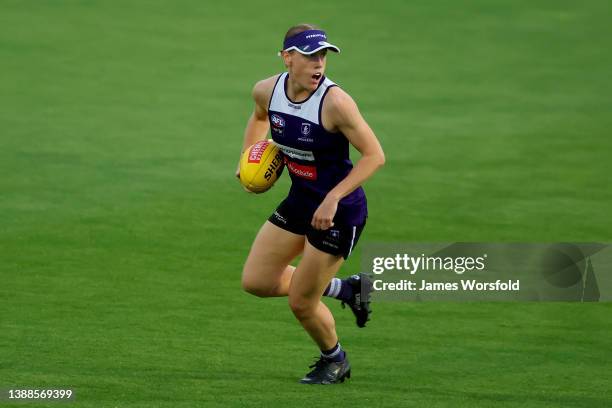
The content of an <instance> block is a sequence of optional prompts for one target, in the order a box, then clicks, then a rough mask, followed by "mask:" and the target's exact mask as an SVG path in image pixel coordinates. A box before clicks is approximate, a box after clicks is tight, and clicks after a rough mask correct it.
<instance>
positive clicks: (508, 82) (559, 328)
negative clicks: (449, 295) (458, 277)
mask: <svg viewBox="0 0 612 408" xmlns="http://www.w3.org/2000/svg"><path fill="white" fill-rule="evenodd" d="M208 3H209V2H198V1H179V2H164V1H147V2H145V1H140V2H136V1H122V2H119V1H106V2H103V1H76V0H75V1H29V2H27V1H14V0H2V1H1V2H0V123H1V125H2V128H1V133H0V172H1V176H0V278H1V282H2V284H1V285H0V388H2V387H21V388H32V387H39V388H43V387H44V388H53V387H55V388H57V387H67V388H72V389H74V390H75V392H76V400H75V404H74V406H79V407H195V406H206V407H208V406H212V407H215V406H217V407H226V406H260V407H270V406H284V407H287V406H288V407H316V406H329V407H337V406H349V405H350V406H356V405H357V406H360V405H362V406H388V407H397V406H415V407H492V406H495V407H498V406H499V407H521V408H523V407H557V406H558V407H609V406H612V392H611V391H610V389H611V388H612V387H611V384H612V382H611V381H610V378H612V355H611V353H610V350H612V337H611V336H610V333H611V332H612V322H611V319H610V314H611V312H612V307H610V305H609V304H569V303H532V304H519V303H473V304H459V303H456V304H452V303H381V304H377V305H375V306H374V308H375V314H374V318H373V321H372V322H371V323H370V324H369V326H368V327H367V328H366V329H363V330H361V329H357V328H356V327H355V326H354V324H353V321H352V315H351V314H350V312H348V311H347V310H342V309H341V308H340V306H339V304H337V302H335V301H329V302H328V304H329V305H330V307H331V308H332V311H333V312H334V313H335V315H336V319H337V326H338V332H339V336H340V339H341V341H342V343H343V345H344V346H345V347H346V348H347V350H348V352H349V355H350V357H351V362H352V365H353V378H351V380H350V381H348V382H347V383H345V384H343V385H341V386H335V387H306V386H300V385H299V384H297V380H298V379H299V378H300V377H301V376H302V375H303V374H304V373H305V372H306V369H307V365H308V364H309V363H310V361H311V357H315V356H316V355H317V349H316V347H315V346H314V345H313V344H312V343H311V342H310V340H309V338H308V337H307V335H306V334H305V333H304V332H303V331H302V329H301V328H300V326H299V324H298V323H297V322H296V321H295V320H294V318H293V316H292V314H291V312H290V310H289V308H288V307H287V303H286V299H265V300H263V299H258V298H255V297H252V296H249V295H247V294H245V293H243V292H242V291H241V289H240V273H241V268H242V263H243V261H244V258H245V256H246V255H247V252H248V249H249V245H250V243H251V241H252V239H253V237H254V235H255V233H256V231H257V229H258V228H259V226H260V225H261V224H262V222H263V221H264V219H265V218H266V217H267V216H268V215H269V214H270V212H271V211H272V209H273V208H274V206H275V205H276V204H277V203H278V202H279V201H280V200H281V199H282V198H283V196H284V194H285V192H286V190H287V188H288V185H289V184H288V178H287V177H286V175H285V176H284V177H283V178H282V179H281V180H280V181H279V183H278V185H277V186H275V187H274V189H272V190H271V191H270V192H268V193H266V194H264V195H260V196H254V195H247V194H245V193H244V192H243V191H242V189H241V188H240V187H239V185H238V184H237V182H236V181H235V180H234V177H233V172H234V169H235V165H236V162H237V159H238V153H239V149H240V145H241V139H242V131H243V129H244V126H245V123H246V119H247V118H248V115H249V114H250V111H251V109H252V102H251V99H250V90H251V87H252V85H253V84H254V83H255V82H256V81H257V80H259V79H261V78H264V77H267V76H270V75H272V74H274V73H277V72H280V71H281V70H282V68H283V67H282V64H281V63H280V61H279V60H278V59H277V58H276V51H277V50H278V49H279V48H280V45H281V40H282V36H283V34H284V32H285V30H286V29H287V28H288V27H289V26H290V25H292V24H295V23H299V22H314V23H317V24H320V25H321V26H323V27H324V28H325V29H327V31H328V33H329V34H330V39H331V40H332V41H333V42H334V43H337V44H338V45H339V46H340V47H341V48H342V51H343V52H342V54H340V55H330V57H329V58H328V74H329V76H330V77H331V78H332V79H333V80H335V81H336V82H338V83H339V84H340V85H341V86H342V87H343V88H345V89H346V90H347V91H348V92H349V93H350V94H351V95H352V96H353V97H354V99H355V100H356V101H357V102H358V104H359V106H360V108H361V110H362V112H363V114H364V116H365V118H366V119H367V120H368V121H369V123H370V124H371V126H372V127H373V129H374V130H375V131H376V133H377V135H378V137H379V138H380V140H381V142H382V144H383V147H384V148H385V151H386V154H387V164H386V166H385V167H384V168H383V169H382V170H381V171H380V172H379V173H378V174H377V175H376V176H375V177H374V178H373V179H372V180H371V181H370V182H368V183H367V185H366V191H367V193H368V198H369V204H370V218H369V222H368V226H367V228H366V230H365V232H364V234H363V236H362V243H363V242H375V241H377V242H381V241H382V242H386V241H388V242H398V241H420V242H435V241H445V242H448V241H459V240H461V241H526V242H546V241H570V240H574V241H603V242H606V241H608V242H609V241H610V240H611V239H612V235H611V231H612V217H611V216H610V213H611V210H612V189H610V178H611V176H612V161H611V160H610V152H612V139H611V136H612V135H611V132H610V129H612V115H611V114H610V110H611V108H612V80H611V79H610V72H612V55H611V54H610V52H609V51H610V38H612V28H611V27H612V26H610V24H609V16H610V13H611V12H612V6H611V5H610V2H607V1H604V0H601V1H594V0H592V1H591V0H589V1H586V2H574V1H567V0H563V1H552V0H551V1H538V2H531V1H523V0H520V1H518V0H514V1H509V0H504V1H498V2H491V1H485V0H473V1H467V0H466V1H460V2H454V1H437V2H428V1H414V2H403V1H381V2H377V3H375V4H373V3H372V2H368V1H355V2H349V1H338V2H324V1H319V0H315V1H311V2H308V3H306V4H303V5H300V4H297V3H291V4H289V3H286V2H280V1H275V2H272V1H263V2H248V1H241V2H235V1H227V2H215V3H214V4H208ZM330 3H332V4H330ZM358 269H359V251H357V253H356V254H355V256H354V257H353V258H351V260H350V261H349V262H348V263H347V264H346V266H345V267H344V268H343V270H342V272H341V273H342V275H349V274H351V273H354V272H356V271H357V270H358ZM3 404H9V403H8V402H6V401H0V405H3ZM11 405H15V406H17V405H18V404H11ZM18 406H26V405H18ZM31 406H45V404H42V403H41V404H31ZM49 406H55V404H53V405H49ZM71 406H72V405H71Z"/></svg>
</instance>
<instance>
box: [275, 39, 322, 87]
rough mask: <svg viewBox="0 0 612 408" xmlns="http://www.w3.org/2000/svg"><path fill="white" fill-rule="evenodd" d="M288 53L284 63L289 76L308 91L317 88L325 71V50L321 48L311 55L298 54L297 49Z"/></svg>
mask: <svg viewBox="0 0 612 408" xmlns="http://www.w3.org/2000/svg"><path fill="white" fill-rule="evenodd" d="M290 54H291V55H289V58H288V59H287V60H285V63H286V65H287V67H288V68H289V74H290V76H291V78H293V80H294V81H296V82H298V84H299V85H300V86H301V87H302V88H304V89H306V90H308V91H314V90H315V89H317V87H318V86H319V81H320V80H321V78H322V77H323V74H324V73H325V62H326V57H327V50H326V49H323V50H321V51H318V52H315V53H314V54H311V55H304V54H300V53H299V52H297V51H293V52H291V53H290Z"/></svg>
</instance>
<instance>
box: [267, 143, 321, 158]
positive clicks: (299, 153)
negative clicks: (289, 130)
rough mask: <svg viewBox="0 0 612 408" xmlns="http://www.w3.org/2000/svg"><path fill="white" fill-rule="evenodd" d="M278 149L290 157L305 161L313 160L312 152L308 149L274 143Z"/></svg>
mask: <svg viewBox="0 0 612 408" xmlns="http://www.w3.org/2000/svg"><path fill="white" fill-rule="evenodd" d="M276 145H277V146H278V148H279V149H281V151H282V152H283V153H285V156H287V157H290V158H292V159H298V160H305V161H314V159H315V158H314V154H313V153H312V151H310V150H300V149H295V148H293V147H289V146H285V145H282V144H280V143H276Z"/></svg>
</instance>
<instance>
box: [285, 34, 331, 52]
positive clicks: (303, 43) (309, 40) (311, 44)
mask: <svg viewBox="0 0 612 408" xmlns="http://www.w3.org/2000/svg"><path fill="white" fill-rule="evenodd" d="M324 48H329V49H330V50H332V51H334V52H340V48H338V47H336V46H335V45H333V44H330V43H328V42H327V35H326V34H325V31H321V30H308V31H303V32H301V33H299V34H296V35H294V36H293V37H289V38H287V39H286V40H285V42H284V44H283V51H291V50H296V51H297V52H299V53H300V54H304V55H310V54H314V53H315V52H317V51H320V50H322V49H324Z"/></svg>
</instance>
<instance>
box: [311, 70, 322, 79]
mask: <svg viewBox="0 0 612 408" xmlns="http://www.w3.org/2000/svg"><path fill="white" fill-rule="evenodd" d="M322 76H323V74H321V73H320V72H317V73H316V74H313V75H312V79H314V80H315V81H318V80H319V79H321V77H322Z"/></svg>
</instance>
